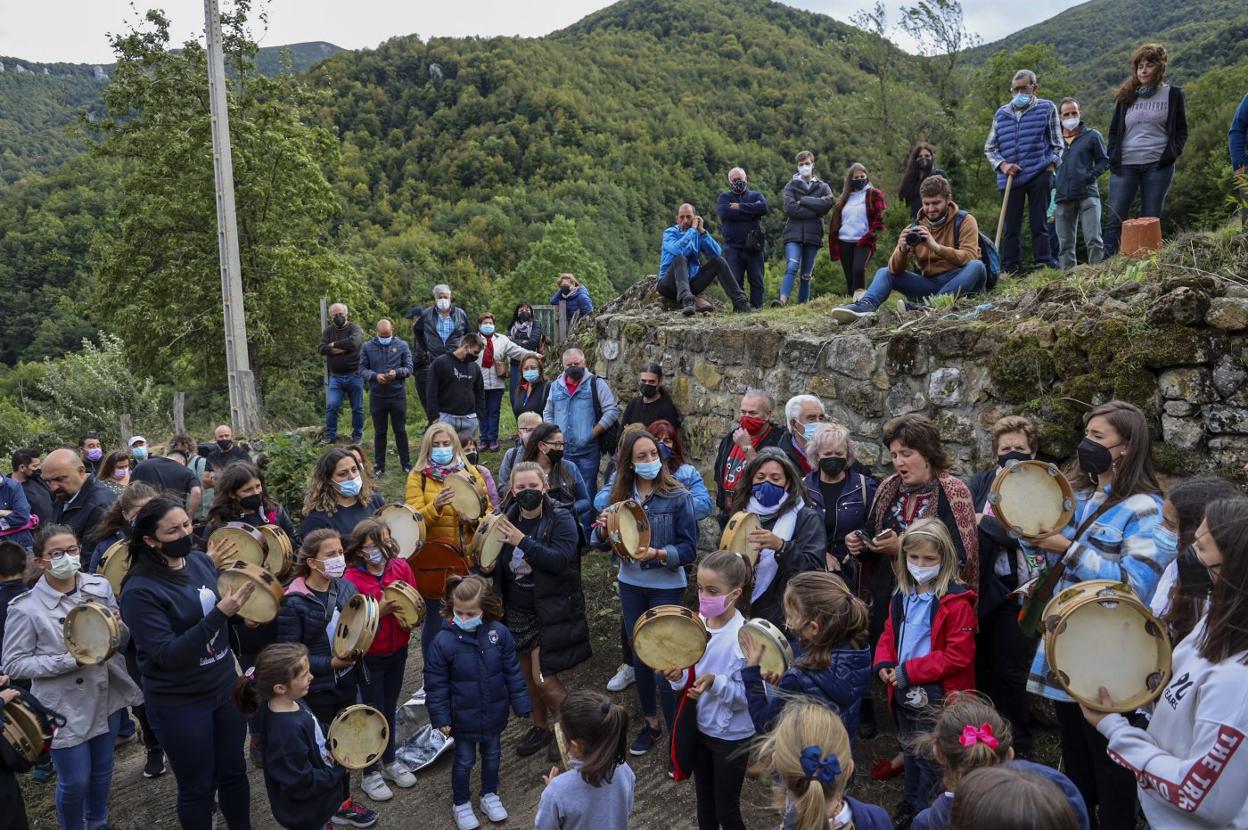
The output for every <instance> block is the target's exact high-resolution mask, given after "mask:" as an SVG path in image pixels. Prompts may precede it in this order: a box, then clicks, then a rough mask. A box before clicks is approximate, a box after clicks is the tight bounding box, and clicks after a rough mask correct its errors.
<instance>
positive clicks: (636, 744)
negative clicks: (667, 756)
mask: <svg viewBox="0 0 1248 830" xmlns="http://www.w3.org/2000/svg"><path fill="white" fill-rule="evenodd" d="M661 737H663V731H662V730H661V729H657V728H655V727H652V726H650V724H648V723H646V724H642V726H641V731H640V732H638V733H637V738H636V739H635V740H634V741H633V745H632V746H630V747H629V748H628V754H629V755H645V754H646V753H647V752H649V751H650V750H651V749H653V748H654V745H655V743H657V742H658V740H659V738H661Z"/></svg>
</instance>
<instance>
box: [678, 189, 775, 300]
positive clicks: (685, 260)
mask: <svg viewBox="0 0 1248 830" xmlns="http://www.w3.org/2000/svg"><path fill="white" fill-rule="evenodd" d="M704 256H705V257H708V259H707V261H706V262H703V261H702V257H704ZM716 280H718V281H719V286H720V288H722V289H724V293H725V294H727V295H728V297H729V299H731V300H732V310H733V311H743V312H748V311H751V310H752V309H751V308H750V303H749V301H748V300H747V299H746V298H745V292H744V291H742V290H741V286H740V285H739V284H738V283H737V281H736V279H735V278H734V277H733V276H732V269H731V268H729V267H728V260H726V259H724V258H723V256H721V255H720V247H719V243H718V242H716V241H715V237H713V236H711V234H710V232H709V231H707V229H706V224H705V223H704V222H703V220H702V217H701V216H698V214H697V213H696V212H695V211H694V209H693V205H691V204H688V203H687V202H686V203H685V204H683V205H681V206H680V207H679V208H678V209H677V211H676V224H675V225H673V226H672V227H670V228H668V229H667V230H665V231H663V250H662V254H661V255H660V257H659V284H658V291H659V293H660V294H662V295H663V296H664V297H667V298H668V299H669V300H675V301H676V302H678V303H679V304H680V312H681V314H684V315H685V316H686V317H690V316H692V315H693V313H694V311H695V310H697V311H711V310H713V309H714V306H712V305H711V303H710V301H709V300H707V299H705V298H703V297H702V292H703V291H705V290H706V289H707V288H709V287H710V285H711V283H712V282H715V281H716Z"/></svg>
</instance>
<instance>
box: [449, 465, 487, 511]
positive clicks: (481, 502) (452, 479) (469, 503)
mask: <svg viewBox="0 0 1248 830" xmlns="http://www.w3.org/2000/svg"><path fill="white" fill-rule="evenodd" d="M443 486H445V487H448V488H450V490H451V492H452V493H454V494H455V497H454V498H453V499H451V507H453V508H455V512H456V513H458V514H459V515H460V516H463V517H464V518H465V519H467V520H468V521H475V520H477V519H479V518H481V517H482V516H484V515H485V514H486V513H489V512H490V499H489V497H488V496H487V495H486V492H485V488H484V487H482V486H481V485H480V484H478V483H477V479H476V478H474V477H473V476H472V475H471V474H469V473H467V472H463V471H460V472H458V473H451V474H450V475H449V476H447V477H446V480H445V481H444V482H443Z"/></svg>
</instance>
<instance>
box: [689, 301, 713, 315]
mask: <svg viewBox="0 0 1248 830" xmlns="http://www.w3.org/2000/svg"><path fill="white" fill-rule="evenodd" d="M693 307H694V309H696V310H697V311H699V312H701V313H702V314H709V313H711V312H712V311H714V310H715V306H714V305H712V304H711V301H710V300H708V299H706V298H705V297H694V298H693Z"/></svg>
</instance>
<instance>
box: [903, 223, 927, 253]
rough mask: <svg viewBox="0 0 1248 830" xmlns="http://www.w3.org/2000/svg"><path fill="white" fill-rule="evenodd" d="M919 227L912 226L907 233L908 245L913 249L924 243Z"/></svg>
mask: <svg viewBox="0 0 1248 830" xmlns="http://www.w3.org/2000/svg"><path fill="white" fill-rule="evenodd" d="M918 227H919V226H918V225H911V226H910V229H909V230H908V231H906V244H907V245H909V246H910V247H911V248H913V247H914V246H915V245H918V244H919V243H920V242H922V241H923V234H921V233H919V231H918V230H917V229H918Z"/></svg>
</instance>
